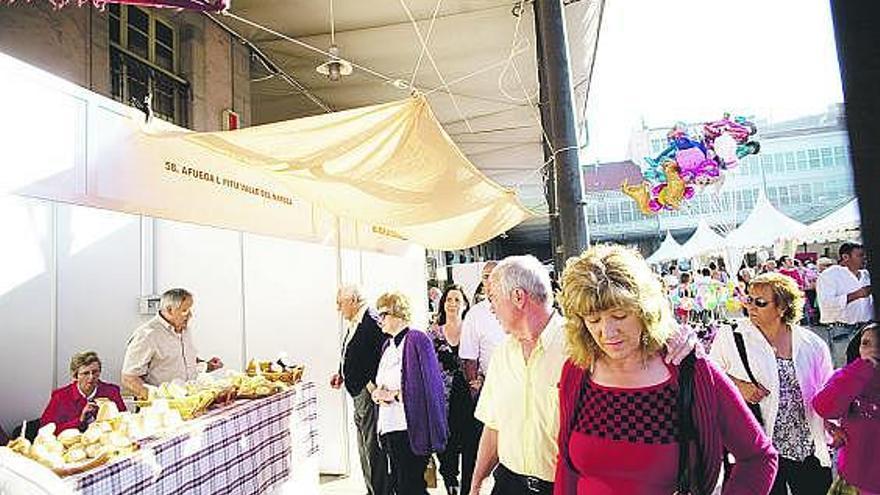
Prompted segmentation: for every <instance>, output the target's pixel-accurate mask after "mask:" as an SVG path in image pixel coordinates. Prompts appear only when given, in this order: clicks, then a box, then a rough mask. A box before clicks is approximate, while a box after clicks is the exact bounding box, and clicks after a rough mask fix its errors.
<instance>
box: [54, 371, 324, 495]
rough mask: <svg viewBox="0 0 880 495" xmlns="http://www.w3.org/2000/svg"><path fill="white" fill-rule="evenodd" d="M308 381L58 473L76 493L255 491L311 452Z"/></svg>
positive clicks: (244, 494) (313, 407)
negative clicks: (107, 460)
mask: <svg viewBox="0 0 880 495" xmlns="http://www.w3.org/2000/svg"><path fill="white" fill-rule="evenodd" d="M317 410H318V407H317V398H316V395H315V385H314V384H313V383H301V384H298V385H297V386H295V387H293V388H291V389H290V390H287V391H285V392H282V393H279V394H276V395H273V396H271V397H267V398H264V399H257V400H239V401H236V402H235V403H234V404H232V405H230V406H227V407H224V408H222V409H219V410H215V411H211V412H209V413H208V414H206V415H204V416H202V417H200V418H197V419H195V420H193V421H188V422H187V423H186V424H185V425H184V426H183V427H182V428H181V430H180V431H179V432H178V433H176V434H173V435H170V436H164V437H162V438H154V439H147V440H145V441H143V442H141V445H140V450H138V451H137V452H136V453H135V454H134V455H132V456H131V457H127V458H124V459H120V460H118V461H116V462H113V463H111V464H108V465H105V466H102V467H100V468H97V469H94V470H91V471H88V472H85V473H81V474H78V475H75V476H70V477H68V478H66V479H65V481H66V482H67V483H68V484H69V485H70V486H71V488H73V489H74V490H75V491H76V492H77V493H81V494H95V495H98V494H100V495H109V494H125V495H139V494H149V495H160V494H163V495H164V494H168V495H171V494H174V495H184V494H212V495H259V494H262V493H267V492H269V491H270V490H271V489H272V488H273V487H274V486H276V485H277V484H279V483H281V482H283V481H284V480H286V479H287V478H288V476H289V475H290V472H291V466H293V465H294V464H293V463H296V462H301V461H302V460H305V459H308V458H310V457H312V456H317V454H318V450H319V449H318V431H317V419H318V417H317V414H318V413H317Z"/></svg>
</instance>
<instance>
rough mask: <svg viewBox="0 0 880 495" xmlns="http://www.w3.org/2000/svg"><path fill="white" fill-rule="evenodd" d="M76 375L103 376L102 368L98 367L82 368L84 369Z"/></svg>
mask: <svg viewBox="0 0 880 495" xmlns="http://www.w3.org/2000/svg"><path fill="white" fill-rule="evenodd" d="M76 375H77V376H82V377H85V376H101V370H100V369H97V370H82V371H80V372H77V374H76Z"/></svg>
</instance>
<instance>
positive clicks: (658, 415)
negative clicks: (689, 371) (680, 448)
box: [574, 378, 679, 445]
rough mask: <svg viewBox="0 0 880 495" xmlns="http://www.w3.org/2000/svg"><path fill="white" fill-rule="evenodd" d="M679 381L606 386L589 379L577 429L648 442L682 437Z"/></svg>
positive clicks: (585, 386) (626, 439) (578, 412)
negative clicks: (680, 431) (645, 385)
mask: <svg viewBox="0 0 880 495" xmlns="http://www.w3.org/2000/svg"><path fill="white" fill-rule="evenodd" d="M677 392H678V385H677V384H676V382H675V380H673V379H671V378H670V379H669V380H667V381H666V382H664V383H661V384H658V385H653V386H649V387H643V388H635V389H621V388H616V387H605V386H602V385H598V384H596V383H593V382H592V381H591V380H587V381H586V382H585V383H584V388H583V390H582V391H581V393H582V394H583V395H582V397H581V401H582V402H580V404H581V407H580V408H579V409H578V410H577V411H576V412H575V415H576V420H575V423H574V431H577V432H580V433H584V434H586V435H589V436H594V437H599V438H606V439H610V440H622V441H627V442H632V443H644V444H657V445H662V444H671V443H675V442H677V441H678V438H679V429H678V410H677V408H676V398H677Z"/></svg>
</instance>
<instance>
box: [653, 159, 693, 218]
mask: <svg viewBox="0 0 880 495" xmlns="http://www.w3.org/2000/svg"><path fill="white" fill-rule="evenodd" d="M663 171H664V172H666V187H664V188H663V190H662V191H660V194H658V195H657V196H658V197H657V201H659V202H660V203H661V204H663V205H666V206H668V207H670V208H672V209H675V210H677V209H678V208H679V207H680V206H681V202H682V200H683V199H684V191H685V187H686V186H687V184H685V182H684V179H682V178H681V176H680V175H679V174H678V164H676V163H675V162H674V161H672V160H667V161H666V162H664V163H663Z"/></svg>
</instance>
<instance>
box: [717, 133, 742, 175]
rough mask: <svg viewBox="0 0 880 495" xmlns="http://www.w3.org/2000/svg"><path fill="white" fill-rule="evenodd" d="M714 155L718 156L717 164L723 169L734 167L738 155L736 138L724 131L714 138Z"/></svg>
mask: <svg viewBox="0 0 880 495" xmlns="http://www.w3.org/2000/svg"><path fill="white" fill-rule="evenodd" d="M714 150H715V156H716V157H718V162H719V163H718V165H720V166H721V168H723V169H730V168H734V167H736V165H737V163H738V161H739V157H738V156H737V153H736V151H737V143H736V139H734V138H733V136H731V135H730V134H728V133H726V132H724V133H722V134H721V135H720V136H718V137H717V138H715V146H714Z"/></svg>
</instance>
